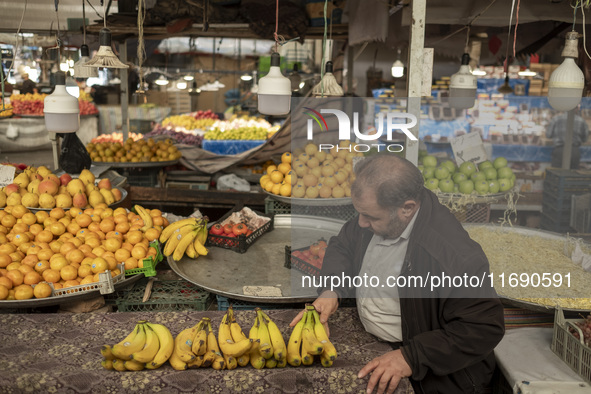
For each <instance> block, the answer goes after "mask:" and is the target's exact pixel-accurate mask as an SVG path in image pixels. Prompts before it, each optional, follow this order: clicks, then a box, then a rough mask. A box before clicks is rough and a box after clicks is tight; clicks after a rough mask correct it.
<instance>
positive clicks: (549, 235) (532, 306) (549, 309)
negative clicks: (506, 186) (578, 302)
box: [463, 223, 591, 313]
mask: <svg viewBox="0 0 591 394" xmlns="http://www.w3.org/2000/svg"><path fill="white" fill-rule="evenodd" d="M463 226H464V227H466V228H469V227H487V228H491V229H495V230H500V231H503V232H507V233H515V234H521V235H527V236H535V237H541V238H546V239H552V240H564V239H565V238H566V237H565V236H564V235H563V234H559V233H553V232H550V231H545V230H537V229H533V228H529V227H521V226H513V227H508V226H503V227H501V226H499V225H494V224H476V223H464V224H463ZM589 275H591V273H589ZM499 297H500V298H501V300H502V302H503V303H504V304H506V305H510V306H514V307H518V308H523V309H528V310H531V311H535V312H543V313H554V310H555V307H553V306H549V305H542V304H536V303H534V302H531V301H524V300H519V299H516V298H510V297H506V296H499ZM562 310H564V311H569V312H591V309H572V308H562Z"/></svg>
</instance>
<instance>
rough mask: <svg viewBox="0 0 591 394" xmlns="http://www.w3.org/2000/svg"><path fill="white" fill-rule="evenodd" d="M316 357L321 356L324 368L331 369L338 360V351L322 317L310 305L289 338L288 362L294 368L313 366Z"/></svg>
mask: <svg viewBox="0 0 591 394" xmlns="http://www.w3.org/2000/svg"><path fill="white" fill-rule="evenodd" d="M316 355H319V356H320V362H321V363H322V366H323V367H330V366H332V363H333V362H334V360H336V358H337V350H336V349H335V347H334V345H333V344H332V343H331V342H330V341H329V339H328V335H326V330H325V329H324V326H323V325H322V323H321V322H320V315H319V314H318V312H317V311H316V309H315V308H314V306H312V305H308V306H307V307H306V311H305V312H304V316H302V319H301V320H300V321H299V322H298V324H296V326H295V327H294V328H293V331H292V333H291V336H290V338H289V342H288V344H287V362H288V363H289V365H292V366H294V367H297V366H299V365H301V364H303V365H312V364H313V363H314V356H316Z"/></svg>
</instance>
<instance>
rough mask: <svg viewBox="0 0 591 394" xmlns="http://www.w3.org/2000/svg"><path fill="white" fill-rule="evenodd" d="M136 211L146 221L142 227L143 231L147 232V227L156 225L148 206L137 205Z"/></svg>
mask: <svg viewBox="0 0 591 394" xmlns="http://www.w3.org/2000/svg"><path fill="white" fill-rule="evenodd" d="M135 211H136V212H137V213H138V215H140V217H141V218H142V220H143V222H144V225H143V226H142V228H141V230H142V231H144V232H145V231H146V230H147V229H149V228H150V227H152V226H153V225H154V221H153V220H152V216H150V213H149V212H148V211H147V210H146V208H144V207H142V206H141V205H136V206H135Z"/></svg>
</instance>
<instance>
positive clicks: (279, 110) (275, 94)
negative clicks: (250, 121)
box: [257, 53, 291, 115]
mask: <svg viewBox="0 0 591 394" xmlns="http://www.w3.org/2000/svg"><path fill="white" fill-rule="evenodd" d="M279 64H280V58H279V54H278V53H273V54H272V55H271V68H270V69H269V73H268V74H267V75H265V76H264V77H263V78H261V79H260V80H259V84H258V85H259V87H258V92H257V95H258V99H259V100H258V110H259V112H260V113H261V114H265V115H286V114H288V113H289V110H290V107H291V81H290V80H289V78H286V77H284V76H283V74H282V73H281V69H280V68H279Z"/></svg>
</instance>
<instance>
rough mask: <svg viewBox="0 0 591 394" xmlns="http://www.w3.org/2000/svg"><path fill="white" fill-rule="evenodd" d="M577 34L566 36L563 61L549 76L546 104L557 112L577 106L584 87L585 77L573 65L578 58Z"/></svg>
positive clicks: (572, 32) (573, 32) (571, 33)
mask: <svg viewBox="0 0 591 394" xmlns="http://www.w3.org/2000/svg"><path fill="white" fill-rule="evenodd" d="M578 38H579V33H577V32H576V31H571V32H568V33H567V34H566V40H565V44H564V49H563V51H562V56H563V57H564V61H563V62H562V64H561V65H560V66H558V68H557V69H556V70H554V71H553V72H552V75H550V81H549V83H548V87H549V89H548V102H549V103H550V106H552V108H554V109H555V110H558V111H570V110H571V109H574V108H576V107H577V105H579V103H580V102H581V97H582V95H583V88H584V87H585V76H584V75H583V72H582V71H581V69H580V68H579V67H578V66H577V64H576V63H575V59H576V58H578V56H579V51H578V49H577V45H578V41H579V40H578Z"/></svg>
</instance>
